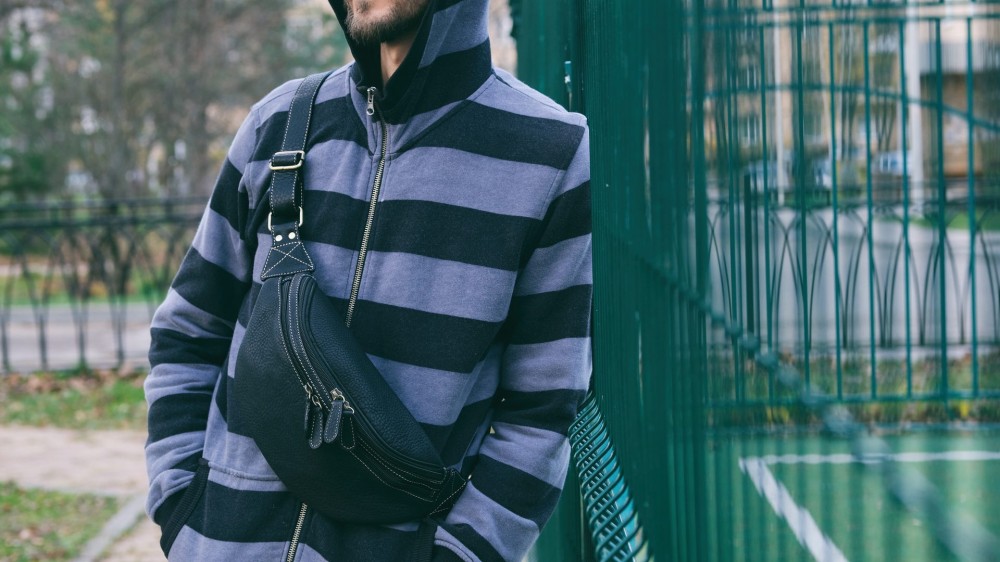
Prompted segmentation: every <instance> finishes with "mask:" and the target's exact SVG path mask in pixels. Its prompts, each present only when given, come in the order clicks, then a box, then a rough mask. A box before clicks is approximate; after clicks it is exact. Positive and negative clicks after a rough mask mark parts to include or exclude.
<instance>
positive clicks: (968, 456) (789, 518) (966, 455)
mask: <svg viewBox="0 0 1000 562" xmlns="http://www.w3.org/2000/svg"><path fill="white" fill-rule="evenodd" d="M996 460H1000V452H995V451H945V452H941V453H896V454H892V455H882V456H875V457H871V458H858V457H856V456H854V455H851V454H837V455H764V456H761V457H745V458H741V459H740V461H739V464H740V470H741V471H742V472H743V473H744V474H746V475H747V476H748V477H750V480H751V481H752V482H753V485H754V487H756V488H757V492H758V493H760V495H761V496H763V497H764V498H765V499H766V500H767V502H768V503H769V504H771V507H772V508H773V509H774V512H775V513H776V514H778V517H780V518H782V519H784V520H785V521H786V522H787V523H788V526H789V527H790V528H791V530H792V533H793V534H794V535H795V538H796V540H798V541H799V544H801V545H802V546H803V547H805V548H806V549H807V550H809V553H810V554H812V556H813V558H815V559H816V560H818V561H819V562H847V558H846V557H845V556H844V553H843V552H841V551H840V549H838V548H837V545H836V544H834V542H833V540H832V539H830V537H828V536H827V535H825V534H824V533H823V531H822V530H820V528H819V525H817V524H816V520H815V519H813V517H812V515H811V514H810V513H809V511H808V510H807V509H805V508H804V507H802V506H800V505H798V504H797V503H795V500H794V499H793V498H792V494H791V493H790V492H789V491H788V489H787V488H785V486H784V485H782V484H781V483H780V482H778V479H777V478H775V476H774V473H772V472H771V469H770V468H768V465H772V464H814V465H815V464H850V463H862V464H873V463H879V462H884V461H894V462H905V463H913V462H932V461H996Z"/></svg>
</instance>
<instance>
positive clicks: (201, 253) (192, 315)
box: [144, 114, 256, 527]
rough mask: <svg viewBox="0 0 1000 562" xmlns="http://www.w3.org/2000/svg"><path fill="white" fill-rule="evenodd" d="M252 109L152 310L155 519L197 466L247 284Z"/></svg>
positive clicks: (150, 458) (165, 513)
mask: <svg viewBox="0 0 1000 562" xmlns="http://www.w3.org/2000/svg"><path fill="white" fill-rule="evenodd" d="M252 115H253V114H251V117H248V118H247V119H246V120H245V121H244V123H243V125H242V126H241V127H240V129H239V131H238V132H237V134H236V138H235V139H234V141H233V144H232V146H231V147H230V150H229V152H228V154H227V157H226V161H225V162H224V164H223V166H222V170H221V172H220V173H219V176H218V180H217V181H216V185H215V188H214V190H213V193H212V197H211V200H210V202H209V204H208V207H207V208H206V209H205V212H204V214H203V215H202V218H201V223H200V224H199V226H198V230H197V232H196V234H195V237H194V241H193V242H192V244H191V248H190V249H189V250H188V252H187V254H186V255H185V257H184V260H183V261H182V262H181V266H180V269H179V270H178V272H177V275H176V277H175V278H174V280H173V283H172V284H171V286H170V289H169V290H168V292H167V296H166V298H165V299H164V302H163V304H161V305H160V307H159V308H158V309H157V310H156V313H155V314H154V316H153V321H152V326H151V330H150V331H151V340H152V341H151V345H150V350H149V362H150V365H151V369H150V372H149V376H148V377H147V378H146V381H145V385H144V388H145V392H146V401H147V402H148V403H149V415H148V430H149V438H148V440H147V442H146V469H147V472H148V474H149V482H150V488H149V495H148V499H147V504H146V510H147V512H148V513H149V515H150V517H152V518H153V520H154V521H155V522H156V523H157V524H159V525H160V526H161V527H162V526H163V525H164V524H165V523H166V522H167V521H169V519H170V516H171V514H172V513H173V511H174V509H175V508H176V506H177V504H178V502H179V500H180V498H181V496H182V494H181V493H179V492H181V491H183V490H184V489H185V488H186V487H187V486H188V484H189V483H190V482H191V479H192V478H193V476H194V472H195V470H196V469H197V468H198V464H199V460H200V458H201V454H202V449H203V448H204V443H205V428H206V425H207V422H208V414H209V410H210V407H211V401H212V392H213V389H214V388H215V386H216V382H217V381H218V379H219V376H220V374H221V373H222V368H223V365H224V363H225V360H226V357H227V355H228V353H229V346H230V342H231V340H232V336H233V330H234V327H235V325H236V317H237V314H238V312H239V308H240V306H241V304H242V301H243V297H244V295H245V294H246V292H247V291H248V290H249V288H250V285H251V279H252V256H251V255H250V250H249V249H248V248H247V247H246V246H245V245H244V243H243V241H242V239H241V237H240V229H239V223H240V220H241V217H245V216H246V207H247V197H246V192H245V186H244V184H243V182H242V178H243V170H244V167H245V165H246V163H247V161H248V160H249V159H250V155H251V153H252V150H253V147H254V144H255V142H256V139H255V126H254V119H253V117H252Z"/></svg>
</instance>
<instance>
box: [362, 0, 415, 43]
mask: <svg viewBox="0 0 1000 562" xmlns="http://www.w3.org/2000/svg"><path fill="white" fill-rule="evenodd" d="M428 2H429V0H393V2H392V5H391V7H390V9H389V11H388V13H387V14H386V15H384V16H381V17H376V16H374V15H373V14H372V11H373V8H372V5H373V0H346V2H345V4H346V6H347V21H346V24H347V32H348V33H350V34H351V37H353V38H354V40H355V41H357V42H359V43H362V44H377V43H392V42H393V41H396V40H397V39H399V38H401V37H403V36H404V35H406V34H407V33H410V32H411V31H413V30H415V29H417V27H419V26H420V20H421V19H423V15H424V10H425V9H426V8H427V4H428Z"/></svg>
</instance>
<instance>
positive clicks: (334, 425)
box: [323, 400, 344, 443]
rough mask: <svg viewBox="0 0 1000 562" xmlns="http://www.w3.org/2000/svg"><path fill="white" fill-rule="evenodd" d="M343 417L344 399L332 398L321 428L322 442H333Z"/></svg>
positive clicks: (337, 434) (338, 432)
mask: <svg viewBox="0 0 1000 562" xmlns="http://www.w3.org/2000/svg"><path fill="white" fill-rule="evenodd" d="M343 417H344V401H343V400H334V401H333V406H332V407H331V408H330V413H329V414H328V415H327V418H326V426H325V427H324V428H323V442H324V443H333V442H334V441H336V440H337V436H339V435H340V421H341V420H342V419H343Z"/></svg>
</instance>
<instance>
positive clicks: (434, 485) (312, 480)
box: [230, 273, 465, 523]
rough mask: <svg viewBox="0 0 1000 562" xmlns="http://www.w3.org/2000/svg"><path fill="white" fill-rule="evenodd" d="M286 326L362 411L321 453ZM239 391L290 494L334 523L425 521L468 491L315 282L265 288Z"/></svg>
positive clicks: (237, 408) (306, 278) (238, 399)
mask: <svg viewBox="0 0 1000 562" xmlns="http://www.w3.org/2000/svg"><path fill="white" fill-rule="evenodd" d="M290 289H293V290H291V291H290ZM294 289H297V290H294ZM283 291H284V292H285V293H286V294H285V295H284V296H283V295H282V292H283ZM289 292H291V293H292V294H287V293H289ZM283 298H284V299H286V301H285V306H282V299H283ZM296 298H297V299H298V302H297V303H296V302H295V301H294V300H293V299H296ZM291 311H297V312H295V313H294V314H293V313H292V312H291ZM282 322H285V323H286V326H285V329H286V330H295V329H302V330H304V332H303V334H302V343H304V344H305V345H306V346H307V347H308V348H309V353H308V355H309V357H310V359H311V363H312V364H313V365H312V366H313V367H315V369H316V372H317V373H318V374H319V376H320V377H322V378H323V379H324V382H325V384H328V385H329V387H330V388H333V387H334V386H336V387H337V388H339V389H341V390H342V391H343V392H344V394H345V397H346V399H347V403H348V404H350V405H351V407H353V408H354V409H355V413H354V414H348V413H346V412H345V413H344V414H343V421H342V423H341V428H340V432H339V435H338V438H337V439H336V440H334V442H332V443H323V444H322V445H320V446H319V447H318V448H315V449H313V448H311V447H310V446H309V436H308V435H307V431H305V430H304V428H303V415H304V414H303V410H304V409H305V408H306V407H307V405H308V404H309V399H308V396H307V394H306V391H305V390H304V388H303V385H302V383H301V382H300V378H299V375H297V374H296V370H295V369H296V366H295V364H294V362H293V359H292V358H293V355H294V354H295V353H296V350H295V349H293V348H291V346H292V345H295V342H289V341H288V340H289V338H288V337H286V335H285V334H283V331H282ZM289 322H295V323H296V324H298V325H289V324H288V323H289ZM293 339H294V338H293ZM234 385H235V386H234V393H233V399H234V403H233V404H231V405H230V415H231V416H238V417H239V418H240V419H239V426H240V427H241V428H242V429H244V430H245V431H247V432H248V433H249V435H250V436H251V437H252V438H253V439H254V441H255V442H256V443H257V446H258V447H259V448H260V450H261V452H262V453H263V454H264V457H265V458H266V459H267V462H268V464H270V465H271V468H272V469H273V470H274V472H275V474H277V475H278V477H279V478H281V480H282V482H284V484H285V485H286V486H287V487H288V489H289V490H290V491H291V492H292V493H293V494H295V495H296V496H298V497H299V498H300V499H302V500H303V501H305V502H306V503H308V504H309V505H310V506H311V507H313V508H314V509H317V510H318V511H320V512H321V513H323V514H325V515H327V516H329V517H331V518H333V519H336V520H341V521H350V522H355V523H398V522H404V521H412V520H416V519H421V518H423V517H426V516H428V515H431V514H433V513H436V512H440V511H442V510H444V509H447V508H448V507H450V505H451V503H453V502H454V500H455V499H456V498H457V496H458V493H459V492H460V491H461V490H462V488H463V487H464V485H465V479H464V478H463V477H462V476H461V475H460V474H459V473H458V472H457V471H455V470H453V469H448V468H446V467H444V466H443V465H442V462H441V459H440V457H439V456H438V454H437V451H436V450H435V449H434V447H433V445H432V444H431V442H430V440H429V439H428V437H427V435H426V433H424V431H423V429H422V428H421V427H420V425H419V424H418V423H417V421H416V420H415V419H414V418H413V416H412V414H410V412H409V410H407V409H406V406H405V405H403V403H402V402H401V401H400V400H399V398H398V397H397V396H396V395H395V393H393V391H392V389H391V387H389V385H388V384H387V383H386V382H385V380H384V379H383V378H382V375H381V374H380V373H379V372H378V370H377V369H376V368H375V366H374V365H372V363H371V361H370V360H369V359H368V356H367V355H365V353H364V351H363V350H362V349H361V347H360V346H359V345H358V344H357V342H356V341H355V340H354V338H353V336H351V334H350V332H349V331H348V330H347V328H346V327H344V325H343V320H342V319H341V317H340V315H339V314H338V313H337V311H336V310H335V309H334V307H333V304H332V303H331V302H330V300H329V298H328V297H326V295H324V294H323V293H322V292H321V291H320V290H319V287H318V285H316V282H315V280H314V279H313V278H312V277H311V276H310V275H307V274H303V273H299V274H296V275H295V276H293V277H292V278H291V281H289V280H288V279H287V278H286V279H285V280H284V283H282V279H280V278H274V279H268V280H267V281H265V282H264V285H263V287H262V288H261V290H260V293H259V295H258V297H257V301H256V304H255V305H254V310H253V313H252V315H251V318H250V322H249V324H248V326H247V332H246V335H245V337H244V339H243V343H242V345H241V346H240V350H239V353H238V354H237V358H236V373H235V381H234ZM362 415H363V416H364V417H365V419H366V420H367V423H363V422H362V421H361V418H360V416H362ZM372 431H374V433H375V435H372V434H370V433H371V432H372ZM387 451H388V454H387Z"/></svg>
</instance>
